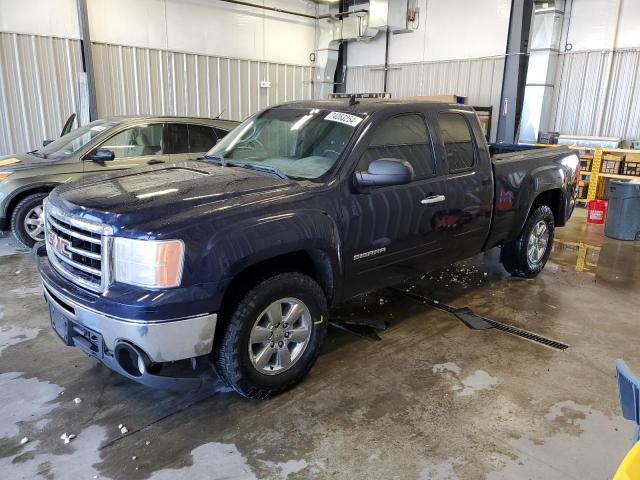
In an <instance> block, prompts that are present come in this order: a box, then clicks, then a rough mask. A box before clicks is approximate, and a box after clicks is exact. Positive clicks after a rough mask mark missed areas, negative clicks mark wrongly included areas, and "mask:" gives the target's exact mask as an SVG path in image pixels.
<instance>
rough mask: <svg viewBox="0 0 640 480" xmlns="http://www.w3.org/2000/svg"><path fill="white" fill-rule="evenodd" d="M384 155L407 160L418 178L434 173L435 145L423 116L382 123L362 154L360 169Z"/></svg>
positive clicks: (366, 167)
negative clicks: (432, 142) (433, 145)
mask: <svg viewBox="0 0 640 480" xmlns="http://www.w3.org/2000/svg"><path fill="white" fill-rule="evenodd" d="M381 158H397V159H400V160H406V161H407V162H409V163H410V164H411V166H412V167H413V170H414V172H415V176H416V178H417V179H419V178H424V177H430V176H433V175H434V173H435V169H434V164H433V148H432V145H431V141H430V139H429V134H428V132H427V127H426V125H425V123H424V120H423V119H422V116H420V115H418V114H411V115H401V116H398V117H393V118H390V119H388V120H385V121H384V122H382V123H381V124H380V125H379V126H378V127H377V129H376V131H375V132H374V133H373V138H372V139H371V143H370V144H369V146H368V147H367V150H366V151H365V152H364V153H363V154H362V156H361V157H360V161H359V163H358V171H366V170H367V169H368V168H369V164H370V163H371V162H372V161H373V160H378V159H381Z"/></svg>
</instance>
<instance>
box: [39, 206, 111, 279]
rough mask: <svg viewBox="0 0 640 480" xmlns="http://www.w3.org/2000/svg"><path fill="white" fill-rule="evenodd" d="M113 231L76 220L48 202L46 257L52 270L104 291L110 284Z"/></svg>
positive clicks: (46, 212) (46, 209) (46, 208)
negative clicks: (109, 267)
mask: <svg viewBox="0 0 640 480" xmlns="http://www.w3.org/2000/svg"><path fill="white" fill-rule="evenodd" d="M109 230H110V228H109V227H108V226H106V225H102V224H99V223H93V222H88V221H86V220H83V219H80V218H77V217H73V216H71V215H69V214H67V213H65V212H62V211H61V210H60V209H58V208H56V207H54V206H52V205H51V204H50V203H49V202H48V201H46V200H45V233H46V245H47V254H48V256H49V260H50V262H51V264H52V265H53V267H54V268H55V269H56V271H58V273H60V274H61V275H62V276H63V277H65V278H67V279H68V280H70V281H72V282H73V283H75V284H77V285H79V286H81V287H84V288H87V289H89V290H93V291H95V292H102V291H103V290H104V289H105V288H106V286H107V285H108V280H109V270H108V262H107V259H108V256H107V251H108V249H109V241H110V236H109V235H108V234H109V233H110V232H109Z"/></svg>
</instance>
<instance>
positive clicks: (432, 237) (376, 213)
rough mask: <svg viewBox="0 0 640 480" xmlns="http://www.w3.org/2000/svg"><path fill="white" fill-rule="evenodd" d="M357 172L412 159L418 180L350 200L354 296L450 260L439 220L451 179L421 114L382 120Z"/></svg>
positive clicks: (348, 264)
mask: <svg viewBox="0 0 640 480" xmlns="http://www.w3.org/2000/svg"><path fill="white" fill-rule="evenodd" d="M364 141H365V143H366V148H364V150H363V151H362V153H361V154H360V157H359V160H358V164H357V167H356V169H355V170H356V171H366V170H367V168H368V166H369V164H370V163H371V162H372V161H373V160H376V159H380V158H396V159H402V160H406V161H407V162H409V163H410V164H411V165H412V166H413V169H414V172H415V179H414V180H413V181H412V182H411V183H409V184H407V185H394V186H384V187H372V188H370V189H369V190H367V191H362V192H356V193H354V194H353V195H351V196H350V198H349V203H348V211H347V212H345V215H346V216H347V220H348V221H347V226H346V235H347V238H346V239H345V245H346V246H347V248H348V251H346V252H345V257H346V258H345V264H346V267H345V268H346V274H347V278H349V279H350V280H349V282H347V283H348V285H347V286H346V287H347V289H348V290H349V293H350V294H353V293H357V292H362V291H366V290H370V289H372V288H376V287H380V286H382V285H390V284H393V283H397V282H398V281H401V280H403V279H405V278H407V277H412V276H417V275H419V274H421V273H424V272H425V271H427V270H431V269H434V268H437V267H438V266H440V265H442V264H443V263H446V262H447V257H446V255H447V251H448V250H447V246H446V239H447V236H448V234H447V232H444V231H442V230H438V229H437V228H435V227H436V224H435V218H437V217H438V215H439V212H441V211H446V210H448V206H447V201H446V195H445V194H446V188H447V182H446V178H445V177H444V176H443V175H442V174H441V172H440V171H439V170H438V166H437V164H436V161H435V155H434V149H433V142H432V140H431V134H430V132H429V130H428V128H427V124H426V122H425V118H424V116H423V114H422V113H419V112H417V113H408V114H401V115H397V116H393V117H390V118H386V119H384V120H382V121H380V122H378V125H377V127H376V128H375V130H374V131H373V132H372V133H370V134H369V135H368V138H367V139H366V140H364Z"/></svg>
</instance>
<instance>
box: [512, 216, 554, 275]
mask: <svg viewBox="0 0 640 480" xmlns="http://www.w3.org/2000/svg"><path fill="white" fill-rule="evenodd" d="M554 230H555V223H554V221H553V212H552V211H551V209H550V208H549V207H547V206H546V205H540V206H539V207H536V208H535V209H534V210H533V211H532V212H531V214H530V215H529V218H528V219H527V223H526V224H525V226H524V228H523V229H522V233H521V234H520V236H519V237H518V238H516V239H515V240H514V241H512V242H509V243H507V244H505V245H503V247H502V252H501V253H500V261H501V262H502V265H503V266H504V268H505V269H506V270H507V272H509V273H510V274H511V275H513V276H514V277H523V278H533V277H535V276H536V275H538V274H539V273H540V272H541V271H542V269H543V268H544V266H545V265H546V263H547V260H548V259H549V255H551V248H552V246H553V235H554Z"/></svg>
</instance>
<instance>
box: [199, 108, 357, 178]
mask: <svg viewBox="0 0 640 480" xmlns="http://www.w3.org/2000/svg"><path fill="white" fill-rule="evenodd" d="M361 121H362V117H359V116H356V115H351V114H347V113H342V112H330V111H328V110H319V109H299V108H296V109H286V108H275V109H271V110H266V111H264V112H262V113H260V114H258V115H256V116H254V117H252V118H249V119H248V120H246V121H245V122H243V123H242V124H241V125H240V126H238V127H236V128H235V129H234V130H233V131H232V132H231V133H229V134H228V135H227V136H226V137H224V139H223V140H222V141H221V142H219V143H218V144H216V145H215V146H214V147H213V148H212V149H211V150H210V151H209V152H208V153H207V156H208V157H222V158H224V160H225V161H227V162H229V163H230V164H232V165H233V164H234V163H237V164H251V165H254V166H260V167H271V168H275V169H277V170H278V171H280V172H282V173H284V174H285V175H286V176H287V177H290V178H295V179H309V180H313V179H317V178H319V177H321V176H322V175H324V174H325V173H327V172H328V171H329V170H330V169H331V167H333V166H334V164H335V163H336V160H338V157H339V156H340V154H341V153H342V152H343V150H344V149H345V147H346V146H347V143H348V142H349V139H350V138H351V136H352V135H353V132H354V131H355V129H356V126H357V125H358V124H359V123H360V122H361Z"/></svg>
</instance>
